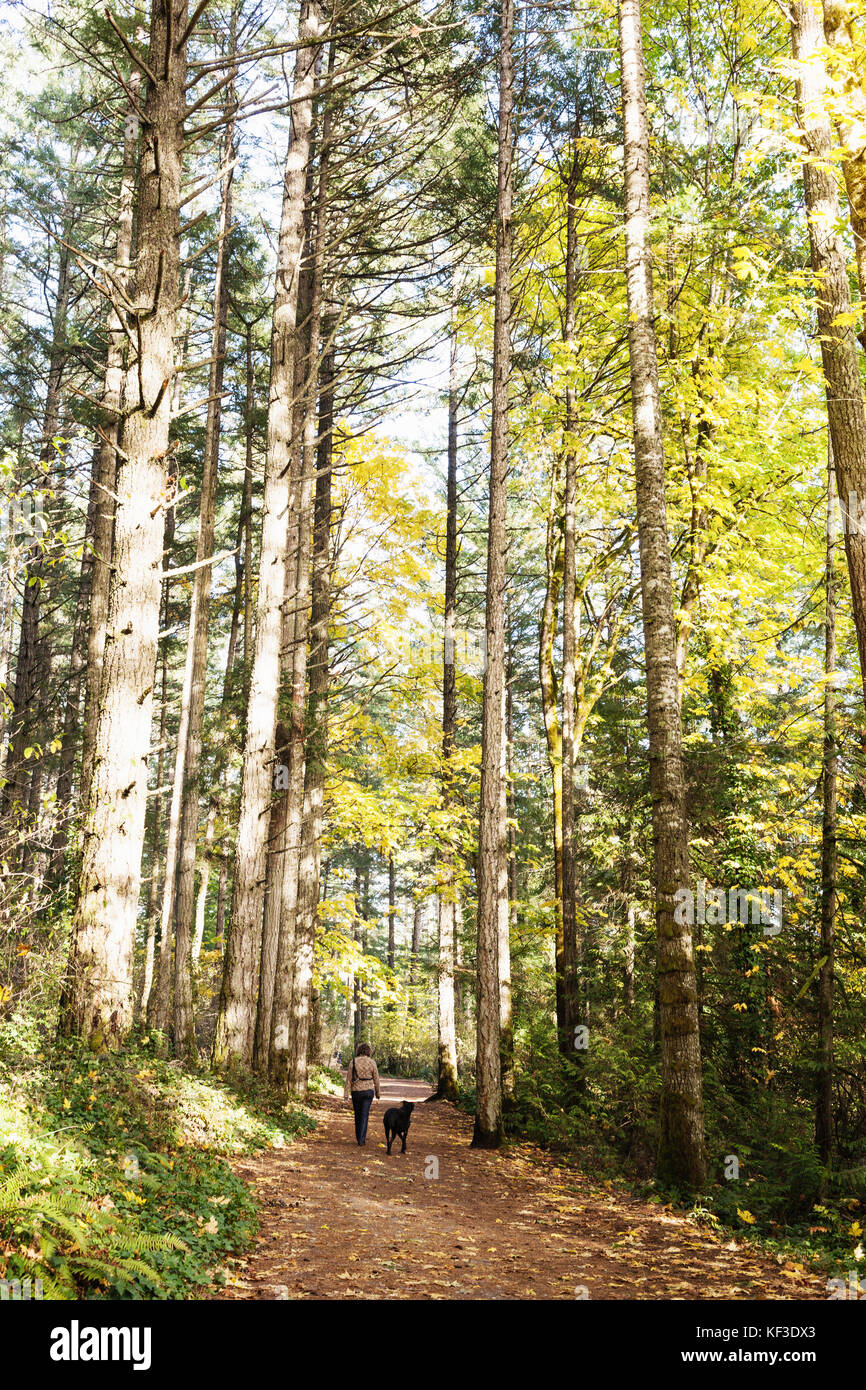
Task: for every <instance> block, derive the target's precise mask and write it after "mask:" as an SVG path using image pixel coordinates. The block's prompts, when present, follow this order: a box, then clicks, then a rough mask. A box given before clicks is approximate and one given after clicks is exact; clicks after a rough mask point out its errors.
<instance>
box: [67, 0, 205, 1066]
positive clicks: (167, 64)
mask: <svg viewBox="0 0 866 1390" xmlns="http://www.w3.org/2000/svg"><path fill="white" fill-rule="evenodd" d="M186 14H187V6H186V3H185V0H182V3H181V5H180V9H179V11H178V12H174V11H173V8H172V0H153V4H152V7H151V27H150V48H149V69H150V71H151V73H152V74H154V77H153V79H151V78H148V89H147V97H146V100H145V106H144V116H145V120H146V127H145V133H144V142H143V147H142V154H141V161H140V177H139V197H138V254H137V257H136V269H135V284H134V288H133V302H134V304H135V311H134V313H131V314H130V316H129V318H130V321H131V323H130V327H131V330H132V332H133V334H134V335H135V336H136V337H137V341H138V348H137V351H136V352H135V354H133V356H132V360H131V361H130V364H129V367H128V370H127V372H126V375H125V378H124V385H123V409H124V422H123V431H122V453H121V454H120V461H119V465H118V469H117V486H116V491H117V498H118V500H117V504H116V514H115V525H114V548H113V555H112V560H113V567H112V574H111V583H110V592H109V612H108V622H107V628H106V640H105V654H104V662H103V672H102V682H101V690H100V696H99V712H98V718H97V727H96V736H95V740H94V749H93V768H92V778H91V783H90V796H89V801H88V806H87V813H86V820H85V826H84V854H83V859H82V866H81V877H80V882H79V888H78V901H77V904H76V909H75V916H74V920H73V931H72V943H71V951H70V961H69V972H68V980H67V987H66V993H65V998H64V1001H63V1010H62V1018H61V1028H62V1030H63V1031H64V1032H67V1033H74V1034H76V1035H78V1036H80V1037H82V1038H84V1039H86V1040H87V1041H88V1042H89V1044H90V1047H91V1048H92V1050H94V1051H99V1050H102V1049H105V1048H109V1047H114V1046H117V1045H119V1044H120V1043H121V1042H122V1040H123V1038H124V1036H125V1034H126V1032H127V1031H128V1028H129V1025H130V1023H131V1019H132V955H133V944H134V939H135V924H136V917H137V911H138V895H139V885H140V881H141V854H142V843H143V836H144V816H145V808H146V804H147V768H148V755H149V751H150V740H151V706H152V701H153V680H154V666H155V662H156V647H157V637H158V631H159V608H160V571H161V567H162V555H163V536H164V530H165V507H166V503H167V501H168V500H170V499H168V498H167V497H166V482H167V477H166V458H167V456H168V453H169V409H170V400H171V392H170V390H169V388H170V385H171V378H172V372H173V360H172V359H173V349H174V332H175V326H176V320H177V308H178V291H179V250H180V238H179V211H180V200H181V162H182V153H181V150H182V142H183V125H184V119H185V88H186V45H185V44H180V45H179V46H178V44H177V43H176V41H175V40H176V37H177V35H178V34H179V33H180V34H182V32H183V28H184V26H185V24H186Z"/></svg>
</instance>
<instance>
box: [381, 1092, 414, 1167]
mask: <svg viewBox="0 0 866 1390" xmlns="http://www.w3.org/2000/svg"><path fill="white" fill-rule="evenodd" d="M414 1109H415V1104H414V1101H411V1100H404V1101H403V1104H402V1105H392V1106H391V1109H390V1110H386V1111H385V1121H384V1123H385V1138H386V1139H387V1140H388V1152H389V1153H390V1152H391V1145H392V1144H393V1142H394V1140H395V1139H396V1138H397V1135H398V1134H399V1136H400V1138H401V1139H402V1140H403V1147H402V1149H401V1150H400V1152H401V1154H404V1153H405V1152H406V1135H407V1134H408V1133H409V1125H410V1123H411V1120H412V1111H413V1110H414Z"/></svg>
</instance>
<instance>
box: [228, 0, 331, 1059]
mask: <svg viewBox="0 0 866 1390" xmlns="http://www.w3.org/2000/svg"><path fill="white" fill-rule="evenodd" d="M321 30H322V19H321V15H320V11H319V8H318V5H317V4H316V3H315V0H313V3H304V5H303V6H302V11H301V18H300V24H299V42H300V44H301V45H302V46H301V47H300V48H299V49H298V54H297V59H296V63H295V82H294V89H293V93H292V134H291V139H290V143H289V151H288V155H287V157H286V167H285V178H284V184H283V208H282V218H281V224H280V237H279V250H278V265H277V284H276V291H275V296H274V316H273V331H272V337H271V382H270V397H269V402H268V449H267V464H266V469H265V494H264V502H263V508H262V545H261V559H260V566H259V592H258V604H257V610H256V636H255V645H254V651H253V661H252V670H251V673H250V694H249V702H248V705H247V721H246V736H245V740H244V760H243V780H242V785H241V804H240V811H239V815H238V829H237V848H236V852H235V873H234V898H233V902H232V914H231V921H230V925H229V931H228V941H227V943H226V954H225V966H224V971H223V983H222V990H221V994H220V1003H219V1012H218V1016H217V1026H216V1035H215V1038H214V1048H213V1060H214V1063H215V1065H217V1066H227V1065H229V1064H235V1063H239V1064H241V1065H242V1066H246V1067H248V1066H250V1064H251V1063H252V1059H253V1041H254V1036H255V1022H256V1002H257V999H256V996H257V988H258V980H259V965H260V953H261V941H262V900H263V894H264V883H265V860H266V855H267V829H268V828H267V815H266V812H267V808H268V805H269V802H270V797H271V779H272V774H273V764H274V737H275V729H276V717H277V695H278V690H279V677H280V637H281V627H282V604H283V591H284V585H285V531H286V515H287V509H288V503H289V488H290V478H289V465H290V450H291V436H292V402H293V393H294V383H295V355H296V351H297V334H296V326H297V322H296V321H297V306H298V271H299V266H300V259H301V252H302V245H303V230H304V191H305V186H306V171H307V163H308V160H309V154H310V135H311V129H312V114H313V86H314V81H315V62H316V53H317V39H318V36H319V35H320V33H321Z"/></svg>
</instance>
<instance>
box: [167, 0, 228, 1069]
mask: <svg viewBox="0 0 866 1390" xmlns="http://www.w3.org/2000/svg"><path fill="white" fill-rule="evenodd" d="M236 24H237V6H236V5H235V6H234V7H233V9H232V16H231V30H230V40H229V46H228V56H229V60H231V59H232V58H233V56H234V53H235V49H236V42H235V32H236ZM226 92H227V96H226V102H225V105H226V110H227V112H228V120H227V123H226V128H225V132H224V138H223V148H222V153H221V158H222V161H223V163H224V164H225V165H230V163H231V160H232V159H233V157H234V147H235V131H234V105H235V96H234V83H233V82H230V83H229V85H228V87H227V88H226ZM232 179H233V170H232V169H231V168H230V167H229V168H227V169H226V173H225V175H224V177H223V185H222V200H221V204H220V218H219V241H218V243H217V252H216V273H215V278H214V291H213V294H214V312H213V327H212V332H211V364H210V372H209V378H208V398H209V399H208V407H207V422H206V424H205V441H204V462H203V468H202V482H201V495H200V498H199V529H198V540H197V543H196V555H195V558H196V565H197V566H198V568H197V569H196V570H195V571H194V573H193V585H192V600H191V604H190V612H189V630H188V633H187V648H186V666H185V669H184V678H183V694H182V697H181V720H182V732H181V733H179V734H178V746H177V761H176V765H175V777H177V778H180V780H181V783H182V802H181V817H180V835H179V838H178V843H177V854H176V862H175V863H174V864H172V865H171V866H169V865H168V864H166V880H168V878H169V877H171V879H172V880H174V879H175V876H176V879H177V886H176V890H175V900H174V918H175V945H174V1050H175V1053H176V1055H177V1056H178V1057H192V1058H194V1057H196V1056H197V1055H198V1054H197V1049H196V1042H195V1017H194V1012H193V981H192V957H191V946H192V935H193V918H194V914H195V857H196V854H195V852H196V841H197V838H198V813H199V768H200V764H201V744H202V727H203V724H204V702H205V683H206V679H207V638H208V627H209V624H210V592H211V566H210V565H209V564H203V563H202V562H203V561H205V560H208V559H209V558H210V556H212V555H213V553H214V534H215V520H216V489H217V474H218V470H219V446H220V418H221V409H222V389H223V377H224V373H225V352H226V323H227V320H228V307H229V301H228V255H229V242H228V235H229V231H230V229H231V225H232ZM184 714H185V715H186V718H185V719H184V717H183V716H184Z"/></svg>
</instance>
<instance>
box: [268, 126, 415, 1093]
mask: <svg viewBox="0 0 866 1390" xmlns="http://www.w3.org/2000/svg"><path fill="white" fill-rule="evenodd" d="M325 138H327V122H326V131H325ZM320 206H321V202H320ZM326 322H327V323H328V328H327V330H326V333H325V342H326V343H328V341H329V338H330V327H331V325H330V322H329V321H326ZM311 360H312V359H311ZM320 380H321V400H320V405H319V421H318V441H317V447H316V498H315V516H314V527H313V575H312V605H311V611H310V657H309V665H308V669H309V698H308V704H307V724H306V764H305V769H304V816H303V824H302V833H301V856H300V862H299V864H298V906H297V925H296V941H295V972H294V981H293V985H292V1029H291V1051H290V1056H289V1066H288V1077H287V1085H288V1089H289V1091H290V1093H291V1094H293V1095H295V1096H298V1097H299V1098H301V1099H304V1098H305V1097H306V1093H307V1067H308V1059H309V1057H310V1055H311V1045H310V1044H311V1036H312V1035H311V1029H312V1000H313V994H314V991H313V962H314V959H315V944H316V926H317V923H318V910H319V856H320V853H321V842H322V829H323V825H324V811H325V776H326V767H327V756H328V686H329V670H328V660H329V658H328V624H329V620H330V613H331V458H332V447H331V439H332V432H333V423H334V356H333V352H332V350H331V349H330V347H329V348H328V350H327V351H326V354H325V357H324V360H323V362H322V368H321V373H320ZM311 389H312V388H311ZM314 401H315V396H314V395H313V400H312V401H311V407H312V405H313V404H314ZM305 447H307V448H312V441H310V440H308V441H307V443H306V444H305ZM390 863H391V867H392V869H393V858H392V859H391V861H390ZM389 920H390V921H391V922H393V918H390V919H389ZM390 930H391V931H393V926H391V928H390Z"/></svg>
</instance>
